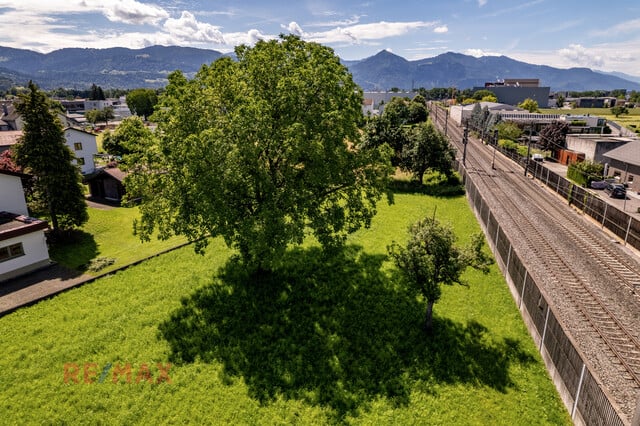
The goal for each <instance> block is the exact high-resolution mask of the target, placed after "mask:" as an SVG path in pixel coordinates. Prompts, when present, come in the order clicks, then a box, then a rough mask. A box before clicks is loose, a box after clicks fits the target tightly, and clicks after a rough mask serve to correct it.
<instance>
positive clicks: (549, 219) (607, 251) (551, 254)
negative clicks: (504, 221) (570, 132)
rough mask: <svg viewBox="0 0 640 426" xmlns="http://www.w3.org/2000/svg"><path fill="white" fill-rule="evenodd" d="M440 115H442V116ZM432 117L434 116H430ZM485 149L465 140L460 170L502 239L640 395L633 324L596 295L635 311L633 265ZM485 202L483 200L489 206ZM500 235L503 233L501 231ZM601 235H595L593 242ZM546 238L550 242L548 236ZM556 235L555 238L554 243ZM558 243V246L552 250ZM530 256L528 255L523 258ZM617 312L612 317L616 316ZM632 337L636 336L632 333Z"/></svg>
mask: <svg viewBox="0 0 640 426" xmlns="http://www.w3.org/2000/svg"><path fill="white" fill-rule="evenodd" d="M441 111H442V110H441ZM431 117H434V115H431ZM444 117H445V115H444V113H442V112H441V113H439V114H438V117H437V118H438V120H437V123H436V126H437V127H438V128H440V129H443V126H444V122H445V120H444ZM448 124H449V126H448V129H447V133H448V135H449V136H450V138H451V140H452V142H453V143H454V146H456V148H457V149H458V150H459V152H462V150H463V147H462V146H461V142H460V141H461V140H462V130H461V129H460V128H459V127H457V126H453V125H452V123H448ZM493 155H495V154H494V153H493V152H492V151H491V150H490V148H487V147H486V146H484V145H483V144H481V143H480V142H478V141H476V140H471V138H470V140H469V145H468V151H467V155H466V169H467V172H468V173H469V174H473V175H477V179H474V182H477V185H478V187H480V188H482V189H481V190H482V192H483V195H484V196H485V198H488V199H491V203H492V205H494V206H497V205H501V208H500V211H501V212H502V213H503V215H505V216H506V217H507V218H508V222H509V226H508V229H506V230H505V232H507V231H508V233H509V234H510V235H511V237H512V238H517V239H519V240H520V242H522V243H524V244H523V245H524V246H525V247H526V248H527V251H528V253H527V254H528V256H527V258H530V257H531V256H530V255H532V256H533V257H534V258H535V260H534V262H535V263H537V264H542V265H544V266H545V274H546V275H547V279H551V280H552V281H554V282H556V283H558V285H557V286H556V287H557V288H558V289H559V291H560V292H561V295H560V296H561V297H563V298H564V300H566V301H569V302H570V304H571V305H572V306H573V308H574V309H575V311H576V312H578V313H579V315H580V317H581V318H582V320H583V322H584V324H588V326H589V327H590V329H591V330H592V333H594V334H595V335H596V336H597V338H598V339H599V340H600V341H601V342H602V343H603V345H602V349H603V350H606V351H607V353H608V354H610V355H611V358H612V360H615V362H614V364H616V365H618V366H619V367H620V368H619V376H620V380H623V381H624V382H626V386H629V387H630V388H633V389H635V390H636V391H637V390H638V389H640V341H639V337H638V336H637V335H636V333H637V332H638V327H637V323H636V324H625V323H623V321H622V320H621V319H620V317H621V316H623V314H624V313H620V312H619V309H622V308H621V307H619V306H615V305H612V301H611V300H605V299H608V298H607V297H606V296H607V295H606V294H604V295H603V294H602V287H603V285H604V287H609V288H610V290H611V291H612V292H623V293H624V294H625V295H627V296H628V297H630V298H632V299H633V300H634V301H635V303H636V304H637V305H638V306H640V297H639V296H638V293H639V292H640V265H638V263H637V262H635V261H634V260H633V259H630V258H629V257H628V256H626V255H625V254H624V253H621V252H620V250H618V248H617V247H612V245H611V242H610V241H608V240H605V239H603V238H602V235H601V231H600V230H596V229H595V227H594V226H593V224H591V223H588V222H586V221H584V219H583V218H582V217H581V216H579V215H578V214H577V213H576V212H575V211H573V210H572V209H570V208H567V206H566V205H562V204H561V203H559V202H558V201H559V200H558V199H552V197H551V196H550V194H549V193H547V192H546V191H543V190H542V189H541V188H540V187H539V186H538V185H533V184H532V182H531V180H530V179H525V178H524V176H523V175H522V174H521V173H522V169H521V168H520V167H519V166H517V165H516V164H515V163H514V162H512V161H511V160H509V159H507V158H504V157H503V156H502V155H496V156H495V164H496V165H497V169H496V170H494V169H493V168H492V164H493V163H494V158H493ZM488 201H489V200H488ZM503 228H504V226H503ZM599 233H600V234H599ZM550 234H553V235H550ZM559 235H560V237H559ZM558 240H563V241H564V243H563V244H558ZM567 247H572V248H573V249H574V250H575V251H576V252H577V253H579V256H582V257H583V259H586V260H588V261H589V262H590V263H591V264H592V267H593V268H596V269H597V272H596V273H597V274H600V276H601V277H603V279H604V280H606V281H607V282H606V283H600V285H594V283H593V280H592V279H590V278H589V277H591V276H593V275H589V273H586V274H585V273H584V272H583V271H582V270H581V269H576V266H575V265H574V264H571V263H570V262H568V261H566V260H565V259H566V255H567V250H569V249H568V248H567ZM529 254H530V255H529ZM617 310H618V311H617ZM634 330H635V331H634Z"/></svg>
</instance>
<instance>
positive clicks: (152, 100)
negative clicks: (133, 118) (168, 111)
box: [127, 89, 158, 120]
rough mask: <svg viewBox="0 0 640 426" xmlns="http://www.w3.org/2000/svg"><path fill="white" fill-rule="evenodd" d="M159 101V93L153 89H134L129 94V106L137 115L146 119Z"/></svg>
mask: <svg viewBox="0 0 640 426" xmlns="http://www.w3.org/2000/svg"><path fill="white" fill-rule="evenodd" d="M157 103H158V95H157V94H156V91H155V90H153V89H134V90H132V91H130V92H129V93H128V94H127V106H128V107H129V109H130V110H131V112H132V113H134V114H135V115H137V116H140V117H144V119H145V120H146V119H147V118H149V116H150V115H151V114H153V109H154V108H155V106H156V104H157Z"/></svg>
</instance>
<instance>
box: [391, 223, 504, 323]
mask: <svg viewBox="0 0 640 426" xmlns="http://www.w3.org/2000/svg"><path fill="white" fill-rule="evenodd" d="M455 243H456V236H455V234H454V233H453V230H452V229H451V228H450V227H449V226H445V225H442V224H440V222H438V220H436V219H435V217H434V218H429V217H426V218H424V219H422V220H420V221H418V222H416V223H414V224H413V225H412V226H411V227H410V228H409V241H408V242H407V245H406V247H401V246H399V245H398V244H396V243H395V242H394V243H393V244H392V245H391V246H390V247H389V248H388V251H389V254H390V256H391V257H392V258H393V260H394V262H395V265H396V266H397V267H398V271H399V273H400V275H401V277H402V279H403V281H404V282H405V284H406V285H408V286H409V288H410V289H412V290H413V291H415V292H417V293H419V294H420V295H422V297H423V298H424V300H425V301H426V302H427V309H426V313H425V319H424V330H425V331H427V332H429V331H431V329H432V327H433V305H434V303H435V302H437V301H438V300H439V299H440V296H441V295H442V289H441V286H442V285H443V284H446V285H452V284H455V283H461V280H460V276H461V275H462V272H464V270H465V269H466V268H467V267H469V266H471V267H474V268H477V269H480V270H482V271H483V272H485V273H486V272H488V270H489V265H490V264H491V263H493V260H492V259H491V258H490V257H488V256H487V255H486V254H485V253H484V252H483V250H482V247H483V245H484V237H483V236H482V234H476V235H474V236H473V238H472V241H471V244H470V245H469V246H468V247H467V248H460V247H458V246H457V245H456V244H455Z"/></svg>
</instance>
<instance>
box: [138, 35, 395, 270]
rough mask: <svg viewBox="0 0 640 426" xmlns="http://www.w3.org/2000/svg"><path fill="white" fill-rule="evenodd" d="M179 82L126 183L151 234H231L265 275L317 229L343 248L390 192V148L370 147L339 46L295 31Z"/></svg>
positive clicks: (174, 77)
mask: <svg viewBox="0 0 640 426" xmlns="http://www.w3.org/2000/svg"><path fill="white" fill-rule="evenodd" d="M236 56H237V61H234V60H232V59H231V58H221V59H219V60H217V61H215V62H213V63H212V64H211V65H205V66H203V67H202V68H201V69H200V71H199V72H198V73H197V74H196V76H195V77H194V78H193V79H192V80H188V79H187V78H186V77H185V76H184V75H183V74H182V73H180V72H174V73H172V74H171V75H170V76H169V84H168V86H167V87H166V91H165V92H164V94H163V95H162V96H161V98H160V100H159V103H158V106H159V108H158V109H157V111H156V113H155V114H154V121H156V122H157V123H158V130H157V131H156V137H155V142H154V144H153V145H152V146H150V147H148V149H146V150H145V151H144V153H143V158H141V161H140V162H139V167H138V168H137V169H134V173H132V174H131V175H130V176H129V178H128V179H127V190H128V192H129V193H135V194H139V195H140V196H141V197H142V204H141V212H142V217H141V220H140V221H138V222H137V223H136V224H135V225H134V226H135V230H136V232H137V233H139V235H140V236H141V237H142V238H143V239H149V238H150V236H151V235H152V232H153V231H154V229H158V230H159V236H160V238H166V237H168V236H169V235H172V234H181V235H186V236H187V238H188V239H189V240H191V241H196V242H197V243H196V250H198V251H201V250H203V249H204V246H205V245H206V242H207V240H206V239H205V238H204V237H207V236H209V235H213V236H218V235H219V236H222V237H223V238H224V240H225V242H226V243H227V245H229V246H231V247H234V248H236V249H237V250H238V252H239V254H240V256H241V258H242V260H243V261H244V262H245V263H246V264H247V265H248V266H251V267H252V268H255V269H270V268H272V267H273V265H274V262H276V261H277V259H279V258H280V255H281V254H282V252H283V251H284V250H285V249H286V247H287V245H288V244H299V243H301V242H302V241H303V239H304V238H305V236H306V234H307V233H309V232H310V233H312V234H313V235H314V236H315V237H316V238H317V240H318V241H319V242H320V243H321V244H322V245H323V246H332V245H339V244H342V243H343V242H344V240H345V238H346V235H347V234H348V233H350V232H353V231H355V230H357V229H359V228H360V227H362V226H368V225H369V224H370V221H371V219H372V217H373V216H374V214H375V208H376V203H377V202H378V201H379V200H380V198H381V197H382V196H383V194H385V193H386V191H387V189H386V188H387V182H388V177H389V175H390V173H391V168H390V166H389V156H390V154H389V150H388V149H384V148H379V149H366V150H365V149H361V143H360V132H359V129H358V123H359V121H361V119H362V108H361V105H362V92H361V91H360V89H359V88H358V86H357V85H356V84H355V83H354V82H353V79H352V77H351V74H350V73H349V71H348V70H347V68H346V67H344V66H343V65H342V64H341V63H340V60H339V58H338V57H337V56H336V55H335V54H334V53H333V51H332V50H331V49H330V48H328V47H324V46H321V45H319V44H316V43H308V42H305V41H302V40H301V39H300V38H298V37H295V36H292V35H289V36H281V37H280V39H278V40H271V41H259V42H258V43H256V44H255V46H254V47H247V46H240V47H237V48H236Z"/></svg>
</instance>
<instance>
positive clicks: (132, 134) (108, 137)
mask: <svg viewBox="0 0 640 426" xmlns="http://www.w3.org/2000/svg"><path fill="white" fill-rule="evenodd" d="M151 137H152V133H151V131H150V130H149V129H148V128H147V127H146V126H145V125H144V123H143V121H142V119H141V118H140V117H137V116H133V117H127V118H125V119H124V120H122V123H120V124H119V125H118V127H116V129H115V130H114V131H113V132H111V131H109V130H107V131H106V132H104V137H103V140H102V148H103V149H104V150H105V151H106V152H107V153H109V154H111V155H117V156H120V157H126V156H129V155H130V154H132V153H134V152H138V151H140V150H141V149H142V147H144V146H146V145H147V144H148V143H149V141H150V140H151ZM125 162H126V159H125Z"/></svg>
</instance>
